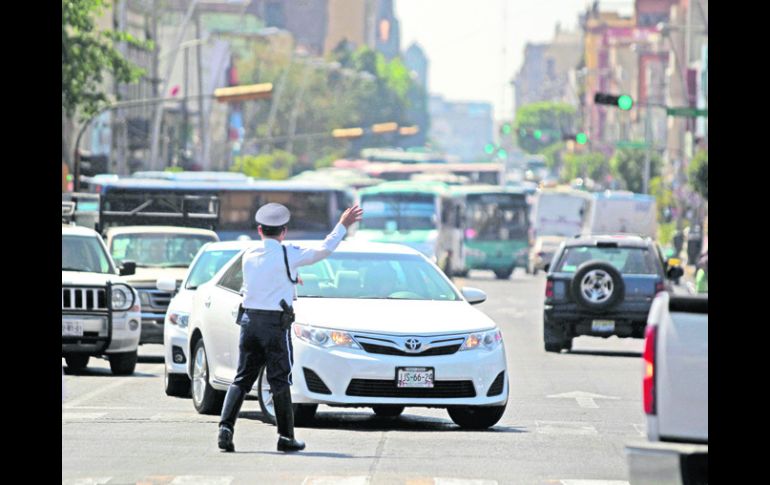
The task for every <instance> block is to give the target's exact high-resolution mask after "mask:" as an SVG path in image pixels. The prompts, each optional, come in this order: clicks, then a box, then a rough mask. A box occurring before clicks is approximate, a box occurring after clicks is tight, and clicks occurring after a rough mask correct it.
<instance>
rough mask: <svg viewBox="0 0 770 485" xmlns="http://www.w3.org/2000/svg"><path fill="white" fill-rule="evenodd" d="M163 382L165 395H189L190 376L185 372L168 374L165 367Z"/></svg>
mask: <svg viewBox="0 0 770 485" xmlns="http://www.w3.org/2000/svg"><path fill="white" fill-rule="evenodd" d="M163 384H164V387H165V390H166V395H167V396H175V397H190V378H189V377H187V375H185V374H169V373H168V369H165V370H164V373H163Z"/></svg>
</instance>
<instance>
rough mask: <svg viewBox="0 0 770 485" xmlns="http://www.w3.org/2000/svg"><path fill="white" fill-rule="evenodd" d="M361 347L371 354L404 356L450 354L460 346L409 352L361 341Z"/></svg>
mask: <svg viewBox="0 0 770 485" xmlns="http://www.w3.org/2000/svg"><path fill="white" fill-rule="evenodd" d="M361 347H363V348H364V350H366V351H367V352H369V353H371V354H386V355H400V356H404V357H428V356H431V355H451V354H454V353H455V352H457V350H458V349H459V348H460V344H456V345H447V346H445V347H433V348H431V349H428V350H426V351H425V352H420V353H416V354H415V353H409V352H405V351H403V350H399V349H394V348H393V347H386V346H384V345H376V344H371V343H364V342H361Z"/></svg>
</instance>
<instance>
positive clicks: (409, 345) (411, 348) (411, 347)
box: [404, 338, 422, 352]
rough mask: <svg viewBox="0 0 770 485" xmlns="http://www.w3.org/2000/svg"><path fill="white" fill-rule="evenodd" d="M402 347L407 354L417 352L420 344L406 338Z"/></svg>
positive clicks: (414, 339) (416, 340) (415, 340)
mask: <svg viewBox="0 0 770 485" xmlns="http://www.w3.org/2000/svg"><path fill="white" fill-rule="evenodd" d="M404 347H406V351H407V352H419V351H420V347H422V342H420V341H419V340H418V339H416V338H408V339H406V342H404Z"/></svg>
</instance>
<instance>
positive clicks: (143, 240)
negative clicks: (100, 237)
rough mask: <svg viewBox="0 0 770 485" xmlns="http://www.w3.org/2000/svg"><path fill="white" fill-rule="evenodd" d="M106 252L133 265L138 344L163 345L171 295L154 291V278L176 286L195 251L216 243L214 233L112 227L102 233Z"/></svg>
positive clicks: (180, 229) (162, 228) (148, 227)
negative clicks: (138, 306) (139, 327)
mask: <svg viewBox="0 0 770 485" xmlns="http://www.w3.org/2000/svg"><path fill="white" fill-rule="evenodd" d="M104 239H105V242H106V243H107V248H109V251H110V254H111V255H112V257H113V258H114V259H115V261H116V262H117V263H118V264H120V263H122V262H123V261H132V262H134V263H136V273H135V274H133V275H131V276H130V277H129V278H128V280H127V281H128V282H129V283H131V285H133V286H134V287H135V288H136V289H137V290H138V291H139V298H140V299H141V302H142V336H141V338H140V340H139V344H146V343H151V344H162V343H163V320H164V318H165V315H166V310H167V309H168V303H169V301H170V300H171V293H170V292H168V291H162V290H159V289H158V288H157V287H156V282H157V280H158V278H174V279H175V280H176V281H177V284H178V283H180V282H181V280H182V278H184V275H185V273H186V272H187V268H188V266H189V265H190V263H191V262H192V260H193V258H194V257H195V255H196V254H197V253H198V250H199V249H200V248H201V246H203V245H204V244H206V243H207V242H211V241H219V237H218V236H217V234H216V233H215V232H214V231H210V230H208V229H195V228H189V227H174V226H115V227H110V228H108V229H107V230H106V231H105V236H104Z"/></svg>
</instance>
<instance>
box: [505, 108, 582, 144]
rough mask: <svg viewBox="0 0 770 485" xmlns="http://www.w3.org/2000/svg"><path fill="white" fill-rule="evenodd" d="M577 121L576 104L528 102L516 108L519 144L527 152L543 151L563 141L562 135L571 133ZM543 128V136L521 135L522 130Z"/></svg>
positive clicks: (515, 132)
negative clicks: (539, 137) (536, 137)
mask: <svg viewBox="0 0 770 485" xmlns="http://www.w3.org/2000/svg"><path fill="white" fill-rule="evenodd" d="M574 123H575V108H574V106H572V105H570V104H567V103H561V102H554V101H541V102H538V103H531V104H526V105H524V106H522V107H520V108H519V109H517V110H516V122H515V125H514V134H515V135H516V137H517V138H518V145H519V146H520V147H521V148H522V149H523V150H525V151H526V152H527V153H543V149H544V148H546V147H547V146H549V145H551V144H552V143H555V142H561V135H562V134H566V133H571V132H572V128H573V126H574ZM522 129H524V130H531V131H534V130H541V131H542V132H543V138H541V139H540V140H537V139H535V138H534V137H533V136H532V135H531V134H529V133H528V134H526V135H524V136H522V135H521V133H520V130H522Z"/></svg>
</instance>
